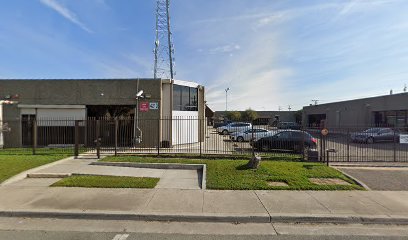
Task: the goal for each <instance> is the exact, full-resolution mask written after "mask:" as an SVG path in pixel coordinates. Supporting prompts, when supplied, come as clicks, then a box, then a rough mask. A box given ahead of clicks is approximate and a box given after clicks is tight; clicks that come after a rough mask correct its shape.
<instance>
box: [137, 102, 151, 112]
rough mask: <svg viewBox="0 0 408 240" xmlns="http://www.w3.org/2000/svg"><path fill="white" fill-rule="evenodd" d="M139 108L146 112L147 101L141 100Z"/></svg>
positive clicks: (147, 109)
mask: <svg viewBox="0 0 408 240" xmlns="http://www.w3.org/2000/svg"><path fill="white" fill-rule="evenodd" d="M139 110H140V111H141V112H148V111H149V103H148V102H141V103H140V107H139Z"/></svg>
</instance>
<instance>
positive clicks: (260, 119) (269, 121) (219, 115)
mask: <svg viewBox="0 0 408 240" xmlns="http://www.w3.org/2000/svg"><path fill="white" fill-rule="evenodd" d="M237 112H239V113H240V114H241V115H243V114H244V113H245V111H237ZM255 112H256V116H257V118H256V121H254V123H255V124H257V125H271V126H273V125H276V124H277V122H299V121H300V120H301V119H296V111H255ZM226 116H227V112H225V111H216V112H215V114H214V120H215V121H222V120H224V118H226Z"/></svg>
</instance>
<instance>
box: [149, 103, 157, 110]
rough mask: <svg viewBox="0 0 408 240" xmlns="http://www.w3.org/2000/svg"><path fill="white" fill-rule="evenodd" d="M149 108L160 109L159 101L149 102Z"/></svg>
mask: <svg viewBox="0 0 408 240" xmlns="http://www.w3.org/2000/svg"><path fill="white" fill-rule="evenodd" d="M149 108H150V110H157V109H159V103H158V102H151V103H150V104H149Z"/></svg>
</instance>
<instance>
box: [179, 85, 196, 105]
mask: <svg viewBox="0 0 408 240" xmlns="http://www.w3.org/2000/svg"><path fill="white" fill-rule="evenodd" d="M173 110H174V111H198V89H197V88H191V87H186V86H180V85H173Z"/></svg>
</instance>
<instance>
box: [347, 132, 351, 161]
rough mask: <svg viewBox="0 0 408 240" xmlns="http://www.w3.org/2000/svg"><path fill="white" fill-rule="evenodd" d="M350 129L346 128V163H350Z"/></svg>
mask: <svg viewBox="0 0 408 240" xmlns="http://www.w3.org/2000/svg"><path fill="white" fill-rule="evenodd" d="M350 138H351V137H350V129H348V128H347V162H350Z"/></svg>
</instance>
